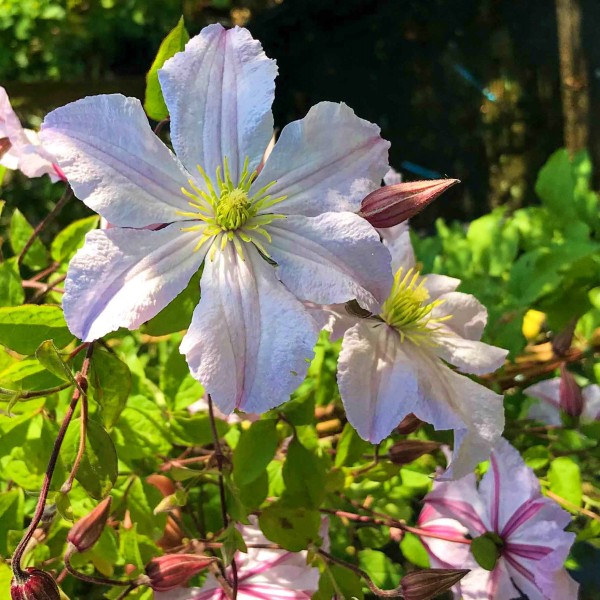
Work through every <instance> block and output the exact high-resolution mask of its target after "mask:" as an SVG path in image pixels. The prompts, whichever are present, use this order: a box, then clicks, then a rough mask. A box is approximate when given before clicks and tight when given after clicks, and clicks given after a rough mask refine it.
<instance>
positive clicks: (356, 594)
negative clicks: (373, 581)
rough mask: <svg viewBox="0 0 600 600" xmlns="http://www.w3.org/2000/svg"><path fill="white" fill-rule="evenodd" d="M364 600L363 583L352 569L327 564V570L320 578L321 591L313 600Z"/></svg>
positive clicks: (314, 595) (316, 593)
mask: <svg viewBox="0 0 600 600" xmlns="http://www.w3.org/2000/svg"><path fill="white" fill-rule="evenodd" d="M334 597H335V598H339V599H340V600H353V599H355V600H363V599H364V594H363V591H362V582H361V580H360V577H359V576H358V575H357V574H356V573H355V572H354V571H351V570H350V569H346V568H345V567H342V566H340V565H329V564H327V563H325V569H324V571H323V572H322V573H321V577H320V578H319V589H318V591H317V592H315V593H314V594H313V596H312V600H331V598H334Z"/></svg>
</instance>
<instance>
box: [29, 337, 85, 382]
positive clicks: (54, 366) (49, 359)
mask: <svg viewBox="0 0 600 600" xmlns="http://www.w3.org/2000/svg"><path fill="white" fill-rule="evenodd" d="M35 356H36V358H37V359H38V360H39V361H40V363H41V364H42V365H43V366H44V367H45V368H46V369H47V370H48V371H50V373H53V374H54V375H56V376H57V377H59V378H60V379H63V380H64V381H70V382H71V383H72V384H73V385H77V382H76V381H75V377H74V376H73V373H72V372H71V369H69V367H68V366H67V365H66V364H65V362H64V361H63V359H62V357H61V355H60V353H59V352H58V348H57V347H56V346H55V345H54V342H53V341H52V340H46V341H45V342H42V343H41V344H40V345H39V347H38V349H37V350H36V351H35Z"/></svg>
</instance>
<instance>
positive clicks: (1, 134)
mask: <svg viewBox="0 0 600 600" xmlns="http://www.w3.org/2000/svg"><path fill="white" fill-rule="evenodd" d="M0 165H1V166H3V167H6V168H7V169H12V170H16V169H18V170H19V171H21V172H22V173H23V174H24V175H26V176H27V177H41V176H42V175H49V176H50V179H51V180H52V181H58V180H59V179H63V180H64V179H65V177H64V174H63V173H62V171H61V170H60V168H59V167H58V165H57V164H56V160H55V159H54V157H53V156H52V155H51V154H50V153H49V152H48V151H47V150H46V148H44V147H43V146H42V145H41V143H40V140H39V138H38V134H37V133H36V132H35V131H33V130H32V129H24V128H23V126H22V125H21V122H20V121H19V118H18V117H17V115H16V114H15V111H14V110H13V108H12V106H11V105H10V100H9V98H8V94H7V93H6V90H5V89H4V88H3V87H1V86H0Z"/></svg>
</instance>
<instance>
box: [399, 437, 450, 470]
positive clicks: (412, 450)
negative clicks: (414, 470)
mask: <svg viewBox="0 0 600 600" xmlns="http://www.w3.org/2000/svg"><path fill="white" fill-rule="evenodd" d="M439 447H440V444H439V443H438V442H430V441H427V440H399V441H397V442H396V443H395V444H394V445H393V446H392V447H391V448H390V449H389V458H390V460H391V461H392V462H393V463H394V464H396V465H408V464H409V463H411V462H413V460H417V458H419V457H420V456H423V455H424V454H429V453H430V452H433V451H434V450H437V449H438V448H439Z"/></svg>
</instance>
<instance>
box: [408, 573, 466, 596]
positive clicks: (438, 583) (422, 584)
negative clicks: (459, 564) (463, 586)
mask: <svg viewBox="0 0 600 600" xmlns="http://www.w3.org/2000/svg"><path fill="white" fill-rule="evenodd" d="M468 572H469V569H421V570H420V571H413V572H412V573H409V574H408V575H405V576H404V577H403V578H402V580H401V581H400V588H401V589H402V597H403V598H404V600H429V599H430V598H435V597H436V596H438V595H440V594H443V593H444V592H445V591H447V590H449V589H450V588H451V587H452V586H453V585H456V584H457V583H458V582H459V581H460V580H461V579H462V578H463V577H464V576H465V575H466V574H467V573H468Z"/></svg>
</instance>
